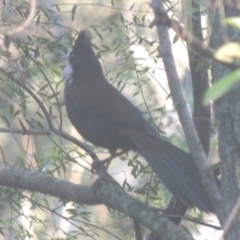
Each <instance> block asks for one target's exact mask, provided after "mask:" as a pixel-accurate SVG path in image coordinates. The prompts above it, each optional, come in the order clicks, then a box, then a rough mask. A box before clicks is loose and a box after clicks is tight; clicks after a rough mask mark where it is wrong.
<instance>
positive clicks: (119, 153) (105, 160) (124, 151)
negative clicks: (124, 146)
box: [102, 150, 128, 171]
mask: <svg viewBox="0 0 240 240" xmlns="http://www.w3.org/2000/svg"><path fill="white" fill-rule="evenodd" d="M126 152H128V150H121V151H120V152H118V153H116V152H114V153H111V155H110V157H108V158H106V159H104V160H102V163H104V164H106V166H105V169H106V171H107V169H108V167H109V165H110V163H111V161H112V160H113V159H114V158H115V157H118V156H121V155H122V154H124V153H126Z"/></svg>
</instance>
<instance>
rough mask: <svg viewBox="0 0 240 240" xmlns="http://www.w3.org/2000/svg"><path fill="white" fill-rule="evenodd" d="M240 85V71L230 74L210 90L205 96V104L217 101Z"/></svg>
mask: <svg viewBox="0 0 240 240" xmlns="http://www.w3.org/2000/svg"><path fill="white" fill-rule="evenodd" d="M239 83H240V69H238V70H236V71H234V72H232V73H230V74H229V75H227V76H226V77H223V78H221V79H219V80H218V81H217V82H216V83H214V85H213V86H212V87H211V88H209V89H208V90H207V91H206V93H205V96H204V99H203V103H204V104H205V105H207V104H208V103H209V102H210V100H212V101H216V100H217V99H219V98H220V97H222V96H223V95H224V94H226V93H227V92H229V91H230V90H232V89H233V88H235V87H236V85H237V84H239Z"/></svg>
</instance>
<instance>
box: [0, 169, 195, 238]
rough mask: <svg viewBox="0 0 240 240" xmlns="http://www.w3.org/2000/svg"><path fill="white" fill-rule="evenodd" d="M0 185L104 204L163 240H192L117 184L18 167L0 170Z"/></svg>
mask: <svg viewBox="0 0 240 240" xmlns="http://www.w3.org/2000/svg"><path fill="white" fill-rule="evenodd" d="M0 185H3V186H7V187H13V188H20V189H26V190H30V191H36V192H41V193H43V194H49V195H51V196H55V197H58V198H61V199H65V200H68V201H72V202H75V203H77V204H84V205H97V204H105V205H106V206H108V207H110V208H112V209H115V210H117V211H120V212H122V213H124V214H126V215H127V216H129V217H130V218H132V219H134V220H136V221H139V222H140V223H141V224H143V225H144V226H145V227H147V228H149V229H150V230H152V231H154V232H155V233H157V234H158V235H159V236H161V239H165V240H176V239H178V240H193V238H192V236H191V235H189V234H188V233H187V232H185V231H184V230H183V229H181V228H179V227H177V226H176V225H174V224H173V223H172V222H171V221H170V220H168V219H167V218H166V217H164V216H162V215H160V214H159V213H158V212H157V211H156V210H154V209H152V208H150V207H148V206H146V205H145V204H143V203H142V202H140V201H138V200H136V199H134V198H133V197H131V196H130V195H128V194H127V193H125V192H124V190H123V189H122V188H121V187H119V186H116V185H110V184H108V183H107V182H105V181H102V182H101V184H100V185H99V188H97V189H94V188H93V187H88V186H81V185H77V184H74V183H70V182H68V181H65V180H61V179H57V178H54V177H52V176H50V175H47V174H44V173H34V172H31V171H28V170H23V169H19V168H3V169H1V170H0Z"/></svg>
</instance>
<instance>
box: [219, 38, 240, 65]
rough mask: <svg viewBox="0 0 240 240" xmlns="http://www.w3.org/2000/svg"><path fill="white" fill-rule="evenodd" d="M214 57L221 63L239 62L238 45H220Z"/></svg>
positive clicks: (231, 43)
mask: <svg viewBox="0 0 240 240" xmlns="http://www.w3.org/2000/svg"><path fill="white" fill-rule="evenodd" d="M214 57H215V58H216V59H218V60H220V61H222V62H226V63H233V62H235V61H236V60H238V61H240V43H238V42H230V43H227V44H224V45H222V46H221V47H220V48H219V49H218V50H217V51H216V52H215V53H214Z"/></svg>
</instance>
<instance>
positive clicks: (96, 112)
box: [68, 81, 156, 136]
mask: <svg viewBox="0 0 240 240" xmlns="http://www.w3.org/2000/svg"><path fill="white" fill-rule="evenodd" d="M68 98H71V99H72V100H71V101H72V104H74V106H75V109H77V111H79V112H81V113H82V114H88V115H90V116H91V117H92V118H96V121H97V120H99V119H100V120H101V121H106V122H107V123H109V124H115V125H118V126H124V127H125V128H126V127H127V128H130V129H135V130H137V131H139V132H142V133H144V134H150V135H153V136H156V132H155V130H154V128H153V127H152V126H151V125H150V124H149V123H148V122H147V120H146V119H145V118H144V117H143V116H142V114H141V112H140V111H139V109H138V108H137V107H135V106H134V105H133V104H132V103H131V102H130V101H129V100H128V99H127V98H125V97H124V96H123V95H122V94H121V93H120V92H119V91H118V90H117V89H115V88H114V87H113V86H111V85H110V84H109V83H108V82H107V81H106V82H105V81H101V82H99V83H96V82H94V83H88V84H86V85H85V86H81V87H78V88H75V89H71V91H70V92H68Z"/></svg>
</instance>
